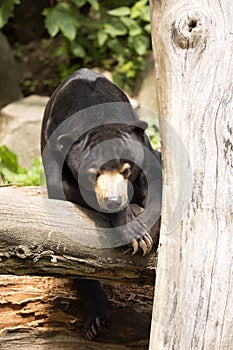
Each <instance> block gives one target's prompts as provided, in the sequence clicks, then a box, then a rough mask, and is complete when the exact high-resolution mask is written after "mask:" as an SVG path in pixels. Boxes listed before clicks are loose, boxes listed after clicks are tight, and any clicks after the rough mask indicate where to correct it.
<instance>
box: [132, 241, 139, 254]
mask: <svg viewBox="0 0 233 350" xmlns="http://www.w3.org/2000/svg"><path fill="white" fill-rule="evenodd" d="M132 247H133V252H132V255H134V254H136V253H137V251H138V242H137V241H136V239H134V240H133V241H132Z"/></svg>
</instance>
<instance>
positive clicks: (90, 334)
mask: <svg viewBox="0 0 233 350" xmlns="http://www.w3.org/2000/svg"><path fill="white" fill-rule="evenodd" d="M105 319H106V317H102V318H101V317H94V318H91V319H89V320H88V321H87V323H86V324H85V329H84V331H83V337H84V338H85V339H88V340H92V339H93V338H94V337H95V336H96V335H97V334H98V333H99V332H100V331H101V329H102V328H103V325H104V323H105Z"/></svg>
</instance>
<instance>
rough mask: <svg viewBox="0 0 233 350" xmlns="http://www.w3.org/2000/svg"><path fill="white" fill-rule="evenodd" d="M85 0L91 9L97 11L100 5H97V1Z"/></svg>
mask: <svg viewBox="0 0 233 350" xmlns="http://www.w3.org/2000/svg"><path fill="white" fill-rule="evenodd" d="M87 1H88V2H89V4H90V5H91V7H93V9H94V10H95V11H99V9H100V5H99V3H98V1H97V0H87Z"/></svg>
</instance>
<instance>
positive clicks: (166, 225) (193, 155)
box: [150, 0, 233, 350]
mask: <svg viewBox="0 0 233 350" xmlns="http://www.w3.org/2000/svg"><path fill="white" fill-rule="evenodd" d="M150 6H151V18H152V38H153V49H154V56H155V71H156V83H157V92H158V105H159V109H160V115H161V120H160V122H161V135H162V144H163V148H162V151H163V158H164V163H163V170H164V177H163V181H164V191H163V212H162V226H161V236H160V248H159V257H158V268H157V277H156V290H155V300H154V310H153V321H152V332H151V340H150V350H152V349H153V350H166V349H174V350H180V349H182V350H183V349H190V350H191V349H197V350H199V349H202V350H204V349H205V350H214V349H216V350H217V349H218V350H220V349H221V350H223V349H224V350H227V349H229V350H230V349H232V346H233V234H232V233H233V220H232V214H233V196H232V194H233V192H232V189H233V137H232V131H233V126H232V115H233V88H232V87H233V84H232V77H233V58H232V52H233V29H232V28H233V27H232V18H233V3H232V1H228V0H220V1H214V0H211V1H202V2H200V1H198V0H194V1H191V2H190V1H183V0H178V1H177V0H167V1H157V0H151V2H150Z"/></svg>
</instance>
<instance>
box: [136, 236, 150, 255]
mask: <svg viewBox="0 0 233 350" xmlns="http://www.w3.org/2000/svg"><path fill="white" fill-rule="evenodd" d="M131 244H132V247H133V252H132V255H134V254H136V253H137V252H138V250H139V248H141V249H142V252H143V256H144V255H146V254H149V253H150V251H151V249H152V247H153V240H152V238H151V236H150V234H149V233H146V234H145V235H143V236H142V237H140V238H139V239H137V240H136V239H134V240H133V241H132V243H131Z"/></svg>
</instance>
